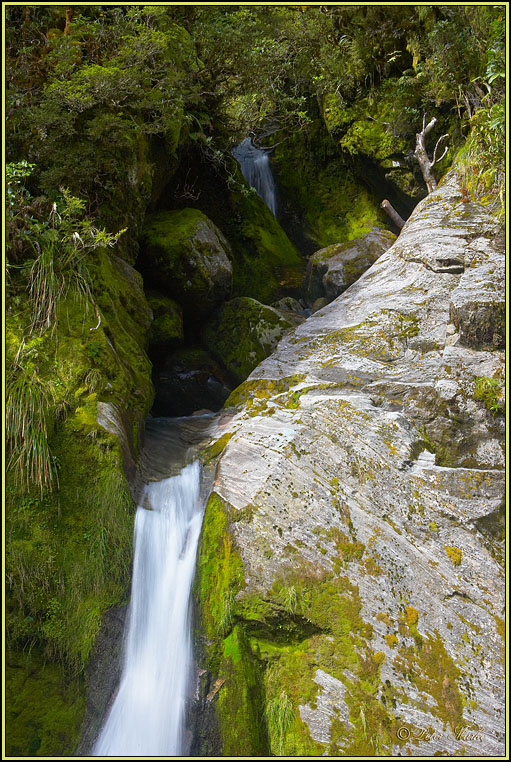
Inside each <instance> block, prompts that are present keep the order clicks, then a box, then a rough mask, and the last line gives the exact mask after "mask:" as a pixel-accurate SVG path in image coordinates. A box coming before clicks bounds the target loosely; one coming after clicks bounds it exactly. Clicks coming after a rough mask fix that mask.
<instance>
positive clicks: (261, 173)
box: [232, 138, 277, 214]
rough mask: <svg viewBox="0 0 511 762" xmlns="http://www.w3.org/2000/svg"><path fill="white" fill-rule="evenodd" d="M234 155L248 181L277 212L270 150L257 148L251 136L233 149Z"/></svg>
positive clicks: (274, 211) (269, 206) (271, 209)
mask: <svg viewBox="0 0 511 762" xmlns="http://www.w3.org/2000/svg"><path fill="white" fill-rule="evenodd" d="M232 155H233V156H234V158H235V159H236V160H237V161H238V162H239V164H240V166H241V171H242V173H243V177H244V178H245V180H246V181H247V183H248V184H249V185H251V186H252V188H255V189H256V191H257V193H258V194H259V196H261V198H262V199H263V201H264V202H265V204H266V206H267V207H268V208H269V209H270V211H272V212H273V214H276V213H277V195H276V191H275V181H274V179H273V174H272V171H271V166H270V160H269V158H268V152H267V151H263V150H262V149H261V148H256V147H255V145H254V144H253V143H252V141H251V140H250V138H245V140H242V141H241V143H240V144H239V145H237V146H236V148H234V149H233V152H232Z"/></svg>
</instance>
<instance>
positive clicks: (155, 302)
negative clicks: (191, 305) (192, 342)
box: [147, 292, 184, 354]
mask: <svg viewBox="0 0 511 762" xmlns="http://www.w3.org/2000/svg"><path fill="white" fill-rule="evenodd" d="M147 302H148V304H149V307H150V308H151V310H152V311H153V322H152V323H151V328H150V331H149V347H150V349H151V350H152V351H153V352H155V353H157V354H161V353H163V352H168V351H170V350H172V349H176V348H177V347H178V346H179V345H180V344H182V343H183V341H184V331H183V310H182V309H181V307H180V305H179V304H178V303H177V302H176V301H174V299H170V298H169V297H168V296H163V295H162V294H158V293H156V292H152V293H150V294H148V297H147Z"/></svg>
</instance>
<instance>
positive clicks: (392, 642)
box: [385, 633, 399, 648]
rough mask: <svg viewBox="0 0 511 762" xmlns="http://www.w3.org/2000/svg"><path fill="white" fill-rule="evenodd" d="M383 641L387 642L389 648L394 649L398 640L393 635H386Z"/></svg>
mask: <svg viewBox="0 0 511 762" xmlns="http://www.w3.org/2000/svg"><path fill="white" fill-rule="evenodd" d="M385 640H386V641H387V645H388V646H389V647H390V648H395V647H396V646H397V644H398V643H399V639H398V637H397V635H394V633H389V634H388V635H385Z"/></svg>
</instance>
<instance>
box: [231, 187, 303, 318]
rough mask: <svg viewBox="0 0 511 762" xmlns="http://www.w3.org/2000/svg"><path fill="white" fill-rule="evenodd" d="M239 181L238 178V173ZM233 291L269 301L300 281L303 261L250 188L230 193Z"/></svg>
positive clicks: (294, 286)
mask: <svg viewBox="0 0 511 762" xmlns="http://www.w3.org/2000/svg"><path fill="white" fill-rule="evenodd" d="M240 182H242V179H241V177H240ZM230 203H231V207H232V209H231V221H230V223H229V222H227V225H228V226H229V232H227V235H228V237H229V240H230V241H231V244H232V246H233V252H234V255H233V295H234V296H250V297H252V298H253V299H257V300H258V301H260V302H263V303H266V304H270V303H271V302H273V301H275V299H277V298H278V297H279V296H280V295H281V294H282V292H283V291H294V290H296V288H298V287H299V286H300V285H301V281H302V277H303V271H304V267H305V264H304V261H303V260H302V258H301V257H300V255H299V253H298V252H297V250H296V248H295V247H294V246H293V244H292V243H291V241H290V240H289V238H288V237H287V235H286V234H285V232H284V231H283V230H282V228H281V226H280V225H279V223H278V221H277V220H276V219H275V217H274V215H273V214H272V213H271V212H270V210H269V209H268V207H267V206H266V204H265V203H264V201H262V200H261V198H259V196H258V195H257V193H256V192H255V191H254V190H249V189H248V188H244V189H243V190H242V191H232V192H231V194H230Z"/></svg>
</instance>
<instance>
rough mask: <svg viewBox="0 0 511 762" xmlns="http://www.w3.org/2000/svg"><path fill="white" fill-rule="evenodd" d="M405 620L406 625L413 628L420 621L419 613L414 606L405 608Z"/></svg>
mask: <svg viewBox="0 0 511 762" xmlns="http://www.w3.org/2000/svg"><path fill="white" fill-rule="evenodd" d="M404 619H405V622H406V624H407V625H408V626H409V627H411V626H413V625H414V624H417V622H418V621H419V612H418V611H417V609H414V607H413V606H405V615H404Z"/></svg>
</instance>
